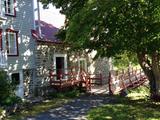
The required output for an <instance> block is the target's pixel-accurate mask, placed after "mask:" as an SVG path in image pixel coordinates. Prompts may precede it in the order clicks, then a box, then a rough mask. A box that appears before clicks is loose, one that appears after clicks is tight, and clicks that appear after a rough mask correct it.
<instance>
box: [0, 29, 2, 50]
mask: <svg viewBox="0 0 160 120" xmlns="http://www.w3.org/2000/svg"><path fill="white" fill-rule="evenodd" d="M0 50H2V29H0Z"/></svg>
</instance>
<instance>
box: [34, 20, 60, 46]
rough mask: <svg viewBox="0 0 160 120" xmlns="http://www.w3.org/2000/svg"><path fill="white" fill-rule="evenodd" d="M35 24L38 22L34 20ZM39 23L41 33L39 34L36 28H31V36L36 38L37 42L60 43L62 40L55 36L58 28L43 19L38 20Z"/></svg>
mask: <svg viewBox="0 0 160 120" xmlns="http://www.w3.org/2000/svg"><path fill="white" fill-rule="evenodd" d="M35 23H36V25H37V24H38V21H35ZM40 23H41V33H42V35H41V36H40V35H39V32H38V29H37V30H31V33H32V37H33V38H34V39H36V40H37V42H41V43H54V44H61V43H62V42H61V41H60V40H59V39H57V37H56V36H55V35H56V34H57V33H58V30H59V29H58V28H56V27H54V26H53V25H51V24H48V23H46V22H44V21H40Z"/></svg>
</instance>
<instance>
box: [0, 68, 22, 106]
mask: <svg viewBox="0 0 160 120" xmlns="http://www.w3.org/2000/svg"><path fill="white" fill-rule="evenodd" d="M14 90H15V85H14V84H12V83H11V81H10V80H9V78H8V76H7V73H6V72H5V71H0V105H12V104H14V103H16V102H18V101H20V98H18V97H16V96H15V91H14Z"/></svg>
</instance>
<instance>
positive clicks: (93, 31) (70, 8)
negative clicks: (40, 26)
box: [41, 0, 160, 56]
mask: <svg viewBox="0 0 160 120" xmlns="http://www.w3.org/2000/svg"><path fill="white" fill-rule="evenodd" d="M41 2H42V3H43V4H44V5H47V4H49V3H52V4H53V5H55V6H56V7H59V8H61V9H62V10H61V12H62V13H63V14H65V15H66V17H67V19H66V24H65V27H64V28H63V30H61V31H62V34H61V35H62V36H63V38H64V34H65V41H66V42H68V43H70V44H72V45H73V46H72V48H73V49H76V50H79V49H89V50H90V51H91V50H97V52H98V53H97V55H98V56H115V55H116V54H121V53H123V52H124V51H131V52H135V53H137V52H141V51H146V52H147V53H152V52H153V51H155V50H159V48H160V40H159V39H160V1H159V0H98V1H97V0H76V1H75V0H65V1H64V0H54V1H52V0H47V1H46V0H41ZM64 31H66V32H64Z"/></svg>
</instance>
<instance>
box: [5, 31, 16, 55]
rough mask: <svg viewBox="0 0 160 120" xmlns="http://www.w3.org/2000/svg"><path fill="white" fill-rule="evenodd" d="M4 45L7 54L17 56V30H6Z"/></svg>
mask: <svg viewBox="0 0 160 120" xmlns="http://www.w3.org/2000/svg"><path fill="white" fill-rule="evenodd" d="M6 32H7V33H6V46H7V53H8V55H11V56H12V55H13V56H18V31H14V30H10V29H7V30H6Z"/></svg>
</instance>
